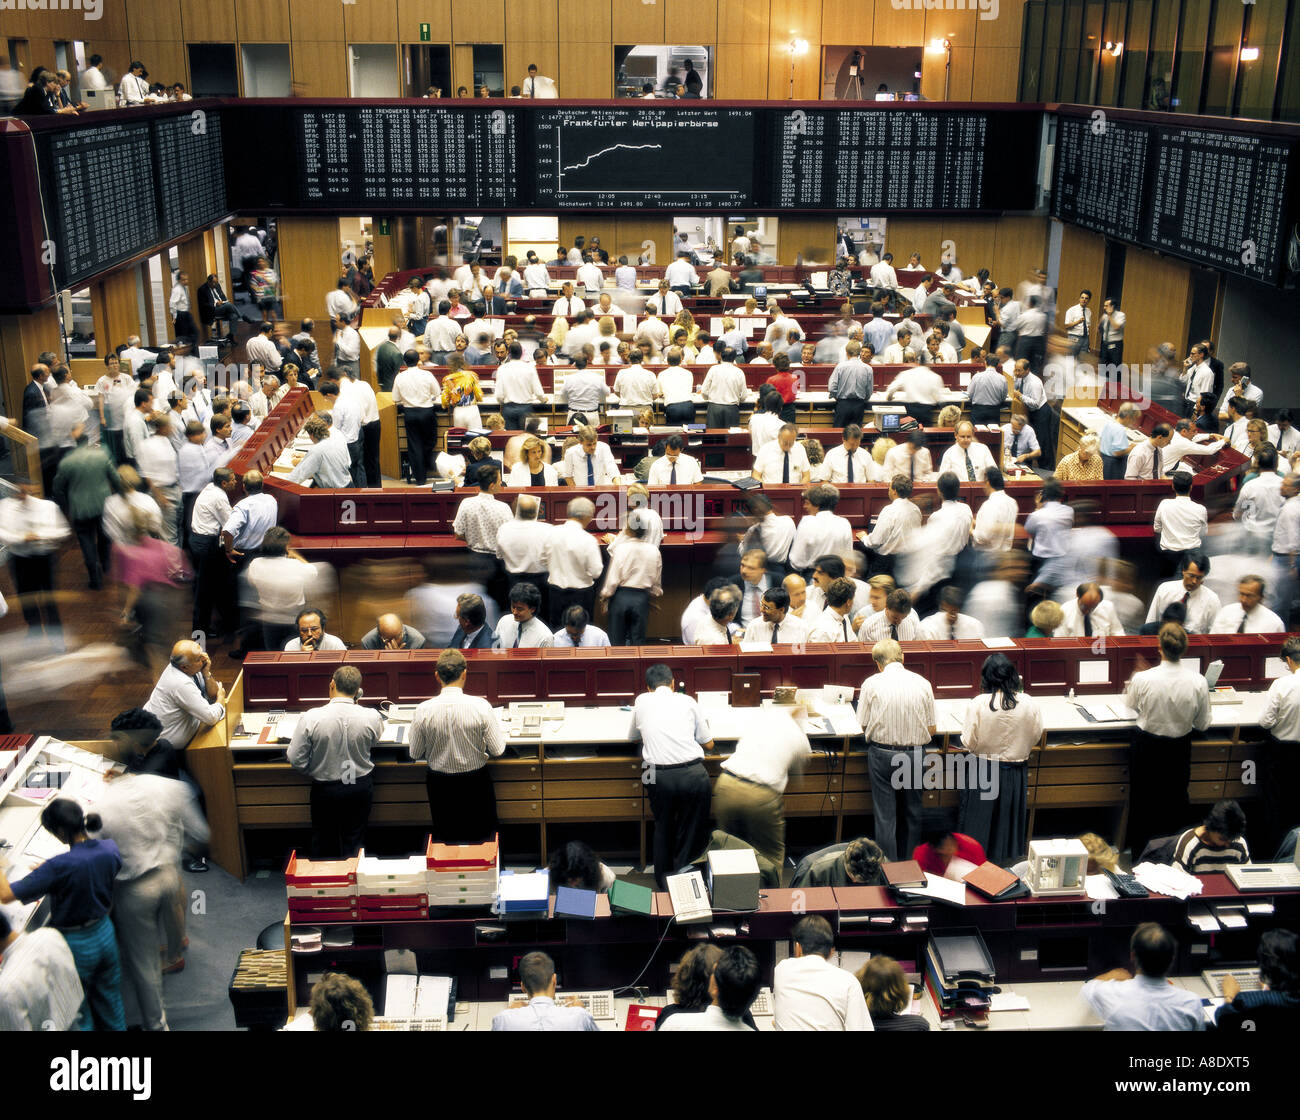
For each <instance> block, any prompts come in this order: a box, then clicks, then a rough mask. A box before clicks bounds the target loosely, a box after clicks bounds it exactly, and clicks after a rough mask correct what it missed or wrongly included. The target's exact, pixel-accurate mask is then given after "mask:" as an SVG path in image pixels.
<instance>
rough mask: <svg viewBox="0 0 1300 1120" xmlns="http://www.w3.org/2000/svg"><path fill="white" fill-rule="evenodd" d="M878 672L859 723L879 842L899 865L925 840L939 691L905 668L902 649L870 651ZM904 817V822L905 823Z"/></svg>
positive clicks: (886, 644)
mask: <svg viewBox="0 0 1300 1120" xmlns="http://www.w3.org/2000/svg"><path fill="white" fill-rule="evenodd" d="M871 659H872V660H873V661H874V662H875V663H876V668H877V669H878V670H879V672H877V673H876V675H875V676H872V677H868V678H867V679H866V680H864V681H863V682H862V689H861V691H860V692H859V694H858V722H859V723H860V724H861V725H862V732H863V734H864V735H865V736H866V739H867V753H868V766H869V767H870V773H871V805H872V812H873V813H874V814H875V832H876V843H877V844H879V845H880V847H881V849H882V850H883V851H884V853H885V859H887V860H897V859H899V858H900V853H907V852H911V851H912V849H913V848H914V847H915V846H916V845H917V844H918V843H920V840H921V792H922V791H921V759H922V755H923V753H924V751H925V748H926V747H927V746H928V745H929V743H930V740H931V739H932V738H933V737H934V728H935V718H934V690H933V689H932V688H931V687H930V682H929V681H927V680H926V679H925V678H924V677H922V676H920V675H919V674H917V673H913V672H910V671H909V670H907V669H904V668H903V650H902V647H901V646H900V645H899V644H898V643H897V642H895V641H893V640H892V639H889V638H886V639H884V640H883V641H879V642H877V643H876V644H875V645H874V646H872V647H871ZM900 817H901V819H900Z"/></svg>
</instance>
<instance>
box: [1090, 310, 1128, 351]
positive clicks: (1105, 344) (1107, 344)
mask: <svg viewBox="0 0 1300 1120" xmlns="http://www.w3.org/2000/svg"><path fill="white" fill-rule="evenodd" d="M1127 320H1128V316H1127V315H1125V314H1124V312H1122V311H1121V310H1120V309H1119V304H1118V303H1116V302H1115V300H1113V299H1108V300H1106V301H1105V302H1104V303H1103V304H1102V305H1101V319H1100V321H1099V322H1098V324H1097V343H1098V347H1097V348H1098V350H1099V352H1100V353H1099V355H1098V356H1099V357H1100V359H1101V364H1102V365H1104V366H1117V365H1119V364H1120V362H1122V361H1123V360H1124V324H1125V323H1126V322H1127Z"/></svg>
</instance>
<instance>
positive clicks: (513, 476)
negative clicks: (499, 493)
mask: <svg viewBox="0 0 1300 1120" xmlns="http://www.w3.org/2000/svg"><path fill="white" fill-rule="evenodd" d="M523 451H524V455H523V458H522V459H520V460H519V462H517V463H516V464H515V465H514V466H513V467H511V468H510V476H509V477H508V478H507V479H506V485H507V486H559V485H560V480H559V478H558V477H557V476H556V474H555V468H554V467H553V466H551V464H550V463H548V462H547V461H546V444H544V443H543V442H542V441H541V440H540V439H538V438H537V437H536V436H529V437H528V438H527V439H526V440H524V447H523ZM538 479H540V480H541V481H540V482H539V481H538Z"/></svg>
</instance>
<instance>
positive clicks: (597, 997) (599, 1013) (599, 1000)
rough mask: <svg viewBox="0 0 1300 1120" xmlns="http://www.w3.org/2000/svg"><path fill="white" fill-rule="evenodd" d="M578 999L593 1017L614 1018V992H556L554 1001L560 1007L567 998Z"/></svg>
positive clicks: (610, 1019)
mask: <svg viewBox="0 0 1300 1120" xmlns="http://www.w3.org/2000/svg"><path fill="white" fill-rule="evenodd" d="M574 999H576V1000H578V1001H579V1002H580V1003H581V1004H582V1006H583V1007H584V1008H586V1009H587V1011H589V1012H590V1013H591V1017H592V1018H593V1019H606V1020H608V1021H610V1022H612V1021H613V1019H614V993H613V992H612V991H608V992H556V993H555V1002H556V1003H557V1004H559V1005H560V1006H561V1007H563V1006H564V1005H565V1003H567V1002H568V1001H569V1000H574Z"/></svg>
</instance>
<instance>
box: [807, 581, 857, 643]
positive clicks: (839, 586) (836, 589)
mask: <svg viewBox="0 0 1300 1120" xmlns="http://www.w3.org/2000/svg"><path fill="white" fill-rule="evenodd" d="M822 594H823V597H824V600H825V603H826V606H825V608H824V609H823V610H822V613H821V614H819V615H818V616H817V617H816V618H814V619H812V620H811V626H810V628H809V630H808V640H809V641H810V642H832V643H835V644H840V643H844V642H851V641H853V640H854V639H855V637H856V636H857V635H856V634H855V632H854V630H853V600H854V598H855V596H856V595H857V586H856V585H855V584H854V582H853V581H852V580H851V579H846V578H844V577H843V576H841V577H840V578H838V579H833V580H831V581H830V584H829V585H828V586H827V587H826V589H825V591H824V592H823V593H822Z"/></svg>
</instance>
